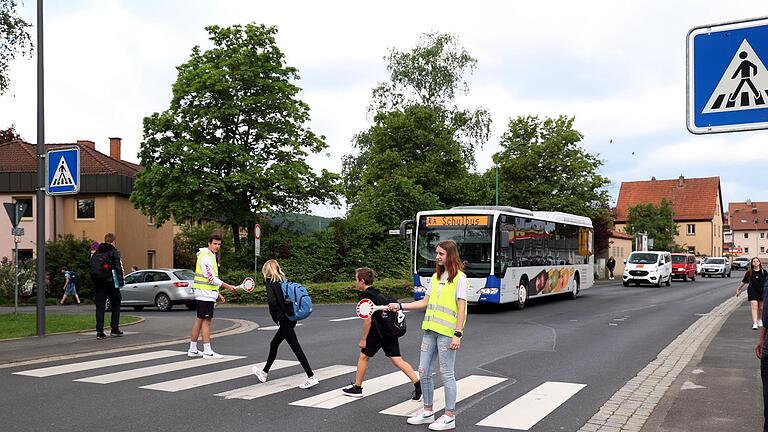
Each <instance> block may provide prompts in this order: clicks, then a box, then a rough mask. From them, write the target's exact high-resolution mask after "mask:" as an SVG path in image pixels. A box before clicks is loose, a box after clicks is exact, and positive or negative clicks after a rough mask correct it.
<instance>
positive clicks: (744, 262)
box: [731, 256, 750, 270]
mask: <svg viewBox="0 0 768 432" xmlns="http://www.w3.org/2000/svg"><path fill="white" fill-rule="evenodd" d="M749 261H750V259H749V257H748V256H740V257H736V258H734V259H733V262H732V263H731V268H732V269H734V270H746V269H748V268H749Z"/></svg>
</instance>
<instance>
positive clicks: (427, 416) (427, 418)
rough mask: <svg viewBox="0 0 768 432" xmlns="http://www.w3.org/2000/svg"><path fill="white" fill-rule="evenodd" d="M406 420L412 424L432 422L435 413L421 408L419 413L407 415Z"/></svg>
mask: <svg viewBox="0 0 768 432" xmlns="http://www.w3.org/2000/svg"><path fill="white" fill-rule="evenodd" d="M406 421H407V422H408V424H412V425H420V424H427V423H434V421H435V413H434V412H431V411H424V410H422V411H421V412H420V413H418V414H416V415H415V416H413V417H408V420H406Z"/></svg>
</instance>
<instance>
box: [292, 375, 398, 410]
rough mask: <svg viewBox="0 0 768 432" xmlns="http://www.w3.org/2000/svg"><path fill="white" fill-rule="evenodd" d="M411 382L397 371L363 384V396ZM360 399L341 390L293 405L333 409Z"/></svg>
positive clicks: (309, 398)
mask: <svg viewBox="0 0 768 432" xmlns="http://www.w3.org/2000/svg"><path fill="white" fill-rule="evenodd" d="M410 382H411V380H409V379H408V377H407V376H405V374H404V373H402V372H400V371H397V372H392V373H390V374H387V375H382V376H380V377H377V378H374V379H372V380H368V381H365V382H363V395H364V396H370V395H374V394H376V393H379V392H382V391H384V390H389V389H391V388H393V387H397V386H400V385H403V384H407V383H410ZM358 399H359V398H355V397H350V396H347V395H345V394H344V392H342V391H341V389H336V390H331V391H329V392H325V393H322V394H319V395H317V396H312V397H308V398H306V399H302V400H299V401H296V402H291V405H297V406H307V407H312V408H325V409H331V408H336V407H338V406H341V405H344V404H348V403H350V402H354V401H356V400H358Z"/></svg>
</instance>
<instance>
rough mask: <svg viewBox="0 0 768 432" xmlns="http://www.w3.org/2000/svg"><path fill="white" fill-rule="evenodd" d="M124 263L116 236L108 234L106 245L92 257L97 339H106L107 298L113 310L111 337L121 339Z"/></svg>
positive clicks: (105, 239)
mask: <svg viewBox="0 0 768 432" xmlns="http://www.w3.org/2000/svg"><path fill="white" fill-rule="evenodd" d="M123 274H124V273H123V261H122V260H121V259H120V251H119V250H117V248H116V247H115V235H114V234H112V233H107V234H106V235H105V236H104V243H101V244H100V245H99V247H98V248H97V249H96V251H95V252H94V253H93V254H92V255H91V279H93V285H94V287H93V293H94V301H95V303H96V339H104V338H105V337H107V336H106V335H105V334H104V311H105V310H106V302H107V298H109V301H110V304H111V308H112V318H111V320H110V329H111V330H110V333H109V334H110V336H114V337H120V336H122V335H123V332H122V331H121V330H120V302H121V300H122V297H121V296H120V287H122V286H123V285H125V279H124V278H123Z"/></svg>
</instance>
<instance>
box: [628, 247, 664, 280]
mask: <svg viewBox="0 0 768 432" xmlns="http://www.w3.org/2000/svg"><path fill="white" fill-rule="evenodd" d="M624 264H625V265H624V275H623V276H622V284H623V285H624V286H629V284H630V283H634V284H635V285H636V286H637V285H640V284H641V283H648V284H651V285H656V286H658V287H660V286H661V285H662V284H664V283H666V284H667V286H669V285H670V284H671V282H670V281H671V280H672V256H671V254H670V253H669V252H663V251H646V252H632V253H631V254H629V257H628V258H627V260H626V262H625V263H624Z"/></svg>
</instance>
